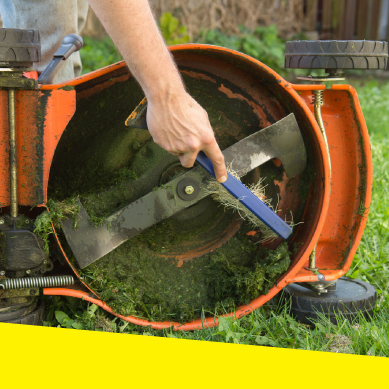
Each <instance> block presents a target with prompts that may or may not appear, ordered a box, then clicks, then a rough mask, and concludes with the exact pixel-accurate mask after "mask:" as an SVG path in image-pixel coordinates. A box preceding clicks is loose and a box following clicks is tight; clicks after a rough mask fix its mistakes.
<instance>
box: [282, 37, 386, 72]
mask: <svg viewBox="0 0 389 389" xmlns="http://www.w3.org/2000/svg"><path fill="white" fill-rule="evenodd" d="M387 63H388V42H380V41H335V40H331V41H330V40H328V41H324V40H323V41H290V42H286V46H285V68H294V69H338V70H342V69H386V66H387Z"/></svg>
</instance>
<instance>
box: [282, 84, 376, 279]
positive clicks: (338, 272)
mask: <svg viewBox="0 0 389 389" xmlns="http://www.w3.org/2000/svg"><path fill="white" fill-rule="evenodd" d="M292 87H293V89H294V90H296V91H312V90H320V89H322V90H324V89H326V87H325V85H299V84H293V85H292ZM331 89H333V90H342V91H347V92H349V93H350V94H351V96H352V99H353V101H354V109H355V114H356V120H357V122H358V123H359V124H360V131H361V136H362V138H363V152H364V153H365V161H366V190H365V193H364V195H365V203H364V206H365V208H366V212H365V215H364V216H363V217H361V221H360V223H359V228H358V232H357V234H356V236H355V238H354V241H353V244H352V246H351V249H350V251H349V254H348V256H347V258H346V260H345V262H344V264H343V266H342V269H331V270H323V271H321V274H323V275H324V277H325V280H326V281H335V280H337V279H338V278H340V277H342V276H344V275H345V274H346V273H347V271H348V269H349V268H350V265H351V263H352V261H353V258H354V255H355V253H356V251H357V249H358V245H359V243H360V241H361V239H362V235H363V232H364V230H365V227H366V223H367V217H368V213H369V209H370V203H371V195H372V187H373V162H372V154H371V147H370V139H369V133H368V129H367V126H366V122H365V118H364V116H363V113H362V109H361V106H360V104H359V99H358V95H357V92H356V90H355V89H354V88H353V87H352V86H350V85H340V84H336V85H332V87H331ZM283 281H284V282H286V284H291V283H293V282H312V281H317V276H316V275H314V274H312V273H311V272H310V271H307V270H304V269H303V268H300V272H299V273H297V274H296V275H295V276H294V277H290V278H287V279H284V280H283Z"/></svg>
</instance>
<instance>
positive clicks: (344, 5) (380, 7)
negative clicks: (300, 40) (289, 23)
mask: <svg viewBox="0 0 389 389" xmlns="http://www.w3.org/2000/svg"><path fill="white" fill-rule="evenodd" d="M304 14H305V21H304V28H303V29H304V30H305V31H316V32H317V36H318V39H340V40H343V39H344V40H352V39H361V40H363V39H367V40H388V38H389V31H388V20H389V0H305V1H304Z"/></svg>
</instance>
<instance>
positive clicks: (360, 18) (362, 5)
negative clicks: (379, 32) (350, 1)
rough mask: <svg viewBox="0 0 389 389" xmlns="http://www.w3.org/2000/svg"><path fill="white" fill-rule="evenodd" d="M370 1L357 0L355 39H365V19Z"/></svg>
mask: <svg viewBox="0 0 389 389" xmlns="http://www.w3.org/2000/svg"><path fill="white" fill-rule="evenodd" d="M369 1H370V0H358V7H357V39H360V40H363V39H366V35H367V23H368V22H367V17H368V8H369V4H368V3H369Z"/></svg>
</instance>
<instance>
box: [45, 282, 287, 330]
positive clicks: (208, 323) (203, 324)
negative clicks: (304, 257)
mask: <svg viewBox="0 0 389 389" xmlns="http://www.w3.org/2000/svg"><path fill="white" fill-rule="evenodd" d="M280 290H281V289H279V288H272V290H271V291H270V293H269V294H268V295H266V296H262V297H261V299H263V301H262V304H264V303H265V302H266V301H268V300H269V299H270V298H272V297H274V296H275V295H276V294H277V293H278V292H279V291H280ZM43 294H44V295H45V296H69V297H77V298H79V299H82V300H85V301H89V302H90V303H92V304H96V305H98V306H99V307H101V308H103V309H104V310H106V311H107V312H109V313H112V314H113V315H115V316H117V317H119V318H121V319H123V320H125V321H128V322H129V323H132V324H136V325H139V326H143V327H151V328H153V329H155V330H161V329H164V328H170V327H172V328H173V330H174V331H194V330H200V329H203V328H211V327H213V326H216V325H218V323H219V322H218V319H217V318H216V317H213V318H212V317H209V318H206V319H204V320H202V319H197V320H194V321H193V322H189V323H186V324H180V323H177V322H167V321H164V322H152V321H148V320H143V319H139V318H137V317H134V316H123V315H119V314H117V313H115V312H114V311H113V310H112V309H111V308H110V307H109V306H108V305H107V304H105V303H104V302H102V301H101V300H99V299H97V298H94V297H91V296H90V295H89V294H88V293H86V292H82V291H80V290H75V289H67V288H44V289H43ZM262 304H261V305H262ZM255 309H256V308H254V307H253V306H251V305H245V306H244V307H243V306H242V307H240V308H238V309H237V311H236V312H230V313H227V314H225V315H221V316H223V317H234V318H240V317H242V316H244V315H247V314H248V313H250V312H252V311H254V310H255Z"/></svg>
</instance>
